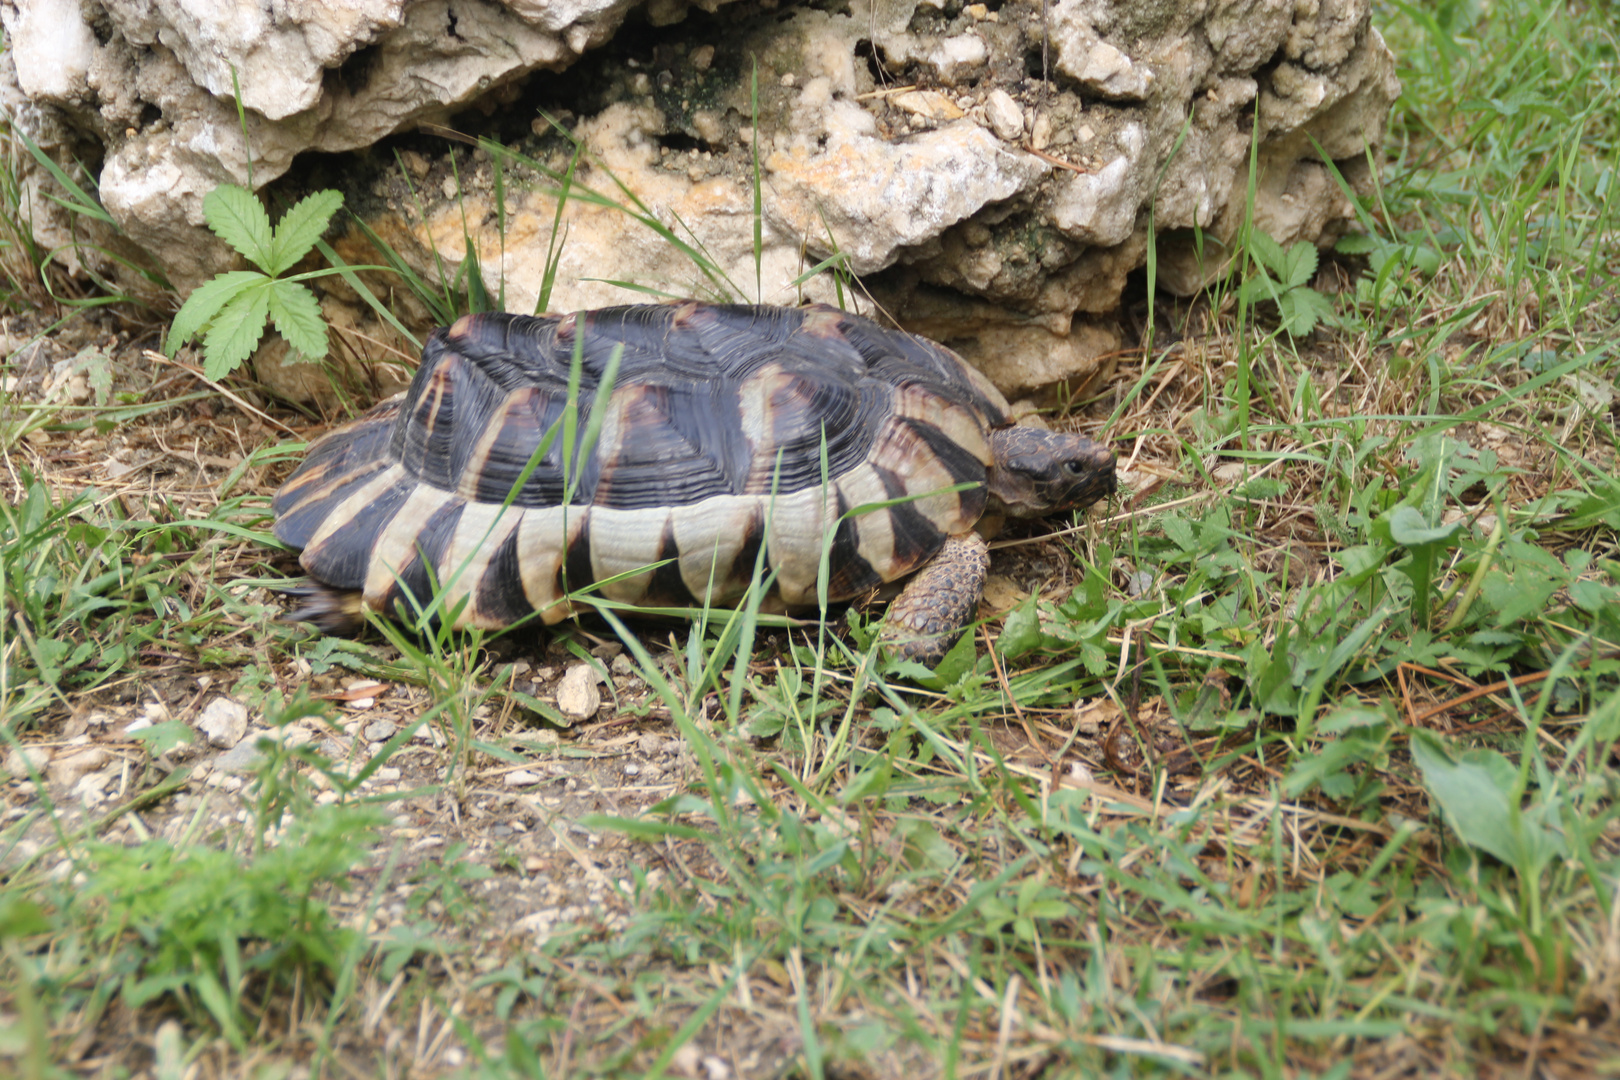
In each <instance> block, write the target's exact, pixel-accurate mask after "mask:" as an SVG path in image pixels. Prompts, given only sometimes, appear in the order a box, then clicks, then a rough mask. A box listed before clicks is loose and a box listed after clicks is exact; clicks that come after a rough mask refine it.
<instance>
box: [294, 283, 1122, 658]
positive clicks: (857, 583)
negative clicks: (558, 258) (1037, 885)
mask: <svg viewBox="0 0 1620 1080" xmlns="http://www.w3.org/2000/svg"><path fill="white" fill-rule="evenodd" d="M576 357H577V359H576ZM615 358H617V361H618V366H617V373H616V377H614V378H613V380H612V382H611V386H610V389H609V393H608V398H607V401H606V403H605V407H604V408H602V409H601V410H600V415H601V426H600V433H599V437H598V438H597V439H596V441H595V443H594V445H593V446H586V445H584V444H585V442H586V440H584V439H583V438H580V439H578V440H576V442H575V447H576V449H575V454H574V457H575V460H573V461H570V462H566V463H565V461H564V456H563V454H564V451H563V447H564V442H565V440H564V439H562V438H558V437H555V436H554V437H553V438H552V441H551V443H550V445H549V446H547V448H546V450H545V452H544V453H543V454H541V453H539V452H538V451H539V448H540V447H541V445H542V442H543V440H544V439H545V438H546V436H547V432H548V431H550V430H552V429H553V427H554V425H556V424H557V422H558V421H559V420H560V419H561V418H562V417H563V416H564V414H565V413H566V412H567V411H568V409H569V400H570V399H569V393H570V392H569V380H570V373H571V369H572V368H573V366H574V365H575V364H577V365H578V368H577V370H576V372H575V373H576V376H577V378H578V389H577V396H576V397H575V398H574V401H575V402H576V406H575V407H576V408H577V410H578V416H579V417H581V418H583V417H587V416H588V415H589V414H590V411H591V409H592V407H593V403H594V401H595V397H596V394H597V392H598V390H599V389H600V387H601V384H602V382H603V379H604V375H605V374H606V373H607V372H608V369H609V366H610V363H611V362H612V361H613V360H614V359H615ZM585 428H586V424H585V422H584V420H583V419H581V420H579V421H578V429H577V430H578V431H580V432H583V431H584V429H585ZM565 464H566V466H567V467H566V468H565ZM1114 488H1115V478H1114V455H1113V454H1112V453H1111V452H1110V451H1109V450H1108V449H1107V448H1106V447H1104V446H1102V445H1100V444H1098V443H1095V442H1093V441H1091V440H1090V439H1087V438H1083V437H1081V436H1079V435H1072V434H1062V433H1057V432H1052V431H1047V430H1044V429H1041V428H1036V427H1031V426H1023V425H1017V424H1013V423H1012V422H1011V421H1010V419H1009V415H1008V405H1007V402H1006V399H1005V398H1003V397H1002V396H1001V394H1000V393H998V392H997V391H996V389H995V388H994V387H993V386H991V385H990V383H989V381H988V380H986V379H985V378H984V376H983V375H982V374H980V373H979V372H978V371H976V370H974V369H973V368H972V367H970V366H969V365H968V364H967V363H966V362H964V361H963V360H962V359H961V358H960V357H958V356H957V355H956V354H955V353H953V352H951V351H950V350H948V349H946V348H944V347H943V346H940V345H937V344H935V343H934V342H931V341H928V340H926V339H924V338H920V337H916V336H914V335H912V334H908V333H904V332H902V331H898V330H890V329H886V328H884V327H882V326H880V325H878V324H877V323H875V322H872V321H871V320H869V319H866V318H863V317H861V316H859V315H854V314H850V313H848V312H845V311H841V310H839V309H837V308H833V307H828V306H825V305H812V306H807V307H801V308H784V307H765V306H744V305H715V304H706V303H699V302H696V301H688V302H683V303H677V304H650V305H646V304H644V305H633V306H626V307H614V308H605V309H602V310H599V311H590V312H582V313H576V314H570V315H563V316H544V317H532V316H524V315H510V314H479V315H468V316H465V317H463V318H462V319H460V320H459V321H458V322H456V323H455V325H453V326H451V327H450V328H449V329H444V328H440V329H438V330H436V331H434V333H433V335H432V336H431V338H430V339H429V341H428V344H427V347H426V349H425V350H424V352H423V356H422V363H421V366H420V368H418V370H417V372H416V375H415V378H414V379H413V381H412V383H411V386H410V389H409V390H407V391H406V392H405V393H404V394H402V395H399V396H396V397H394V398H392V399H390V400H388V401H386V402H384V403H382V404H380V405H378V406H377V407H375V408H374V409H372V410H371V411H370V412H367V413H365V414H364V415H362V416H361V417H359V418H358V419H357V420H355V421H353V422H352V423H349V424H347V425H346V426H344V427H341V428H338V429H335V430H334V431H332V432H331V433H329V434H327V435H326V436H325V437H324V438H322V439H320V440H319V441H318V442H316V443H315V444H314V445H313V446H311V448H310V450H309V454H308V457H307V459H306V460H305V461H304V462H303V464H302V465H301V466H300V467H299V468H298V469H297V471H295V472H294V473H293V474H292V476H291V477H290V478H288V480H287V482H286V484H285V486H283V487H282V488H281V490H280V492H279V493H278V494H277V495H276V496H275V500H274V504H273V510H274V513H275V535H276V538H277V539H278V540H280V541H281V542H282V543H284V544H286V545H288V546H289V547H292V548H299V549H302V554H301V556H300V562H301V564H302V566H303V568H304V570H305V571H307V572H308V574H309V575H310V577H311V578H313V579H314V582H315V583H316V584H315V585H314V586H313V587H312V588H311V589H309V590H306V591H305V595H306V597H307V598H310V602H308V603H307V604H306V606H305V607H304V608H303V609H302V610H300V611H296V612H293V613H292V614H291V615H290V616H289V618H293V619H303V620H308V621H312V622H315V623H316V624H317V625H318V626H320V627H321V628H323V629H326V630H329V631H336V630H343V629H349V628H352V625H346V624H357V623H358V617H359V615H360V612H361V611H362V610H363V609H369V610H371V611H374V612H378V613H382V614H385V615H397V614H404V615H406V616H408V615H409V614H410V612H411V606H412V604H415V605H417V609H418V610H420V605H423V604H425V603H426V602H427V598H428V597H429V596H430V595H431V593H432V590H433V589H434V588H435V587H436V586H437V587H440V588H442V589H444V590H445V592H446V597H445V602H444V605H443V607H442V608H441V609H440V610H442V611H444V612H454V613H455V622H456V625H458V626H476V627H485V628H500V627H506V626H510V625H512V624H514V623H517V622H520V621H523V620H526V619H530V618H533V617H536V616H538V618H539V619H541V620H544V621H545V622H547V623H554V622H557V621H559V620H561V619H564V618H566V617H568V616H569V615H570V614H572V612H573V611H574V610H575V606H576V603H575V602H577V601H578V599H579V597H580V594H581V593H582V592H583V591H585V590H587V588H588V587H592V586H594V589H592V590H591V591H593V592H594V593H595V594H597V595H599V596H601V597H603V598H605V599H607V600H610V601H617V602H619V603H620V604H624V605H631V606H634V607H638V608H650V607H682V606H686V607H690V606H693V605H697V606H702V605H703V604H704V603H708V604H712V605H716V606H723V605H735V604H737V603H738V602H739V601H740V600H742V598H743V597H744V596H745V594H746V593H747V592H748V590H749V587H750V583H751V582H752V581H754V580H755V577H756V566H762V567H763V568H764V571H765V574H766V575H770V574H774V577H762V578H761V580H768V581H769V584H770V587H769V592H768V594H767V595H766V597H765V599H764V608H765V610H773V611H791V610H795V609H806V608H810V607H814V606H815V605H817V603H818V601H819V596H818V589H817V578H818V574H819V573H820V567H821V561H822V555H823V549H824V547H825V548H826V551H827V563H826V566H827V575H828V578H827V582H826V586H827V587H826V598H827V599H828V600H829V601H839V600H848V599H852V598H854V597H857V596H860V595H861V594H863V593H866V592H867V591H869V590H871V589H873V588H874V587H876V586H879V585H882V584H884V583H886V582H891V581H895V580H897V579H899V578H902V577H905V576H906V575H915V576H914V577H913V579H912V581H911V582H910V583H909V584H908V585H907V586H906V588H905V589H904V590H903V591H902V592H901V594H900V595H899V597H898V598H897V599H896V600H895V601H894V603H893V604H892V605H891V607H890V610H889V613H888V616H887V621H886V626H885V629H884V630H883V632H882V639H883V641H884V642H885V644H886V647H887V648H888V649H889V650H890V651H891V653H894V654H896V655H899V656H901V657H904V658H909V659H913V660H917V661H919V662H922V663H924V664H929V665H932V664H934V663H936V662H937V661H938V660H939V659H941V658H942V657H943V656H944V654H945V653H946V651H948V650H949V648H950V647H951V645H952V644H953V643H954V642H955V641H956V640H957V639H958V638H959V637H960V636H961V633H962V631H963V628H964V627H965V626H966V625H967V623H968V622H969V621H970V620H971V618H972V617H973V614H974V611H975V609H976V608H977V605H978V600H979V596H980V592H981V590H982V588H983V585H984V580H985V575H986V573H987V571H988V566H989V557H988V548H987V546H986V543H985V539H984V534H993V532H994V531H995V529H996V528H997V527H998V526H999V524H1000V522H1001V520H1002V519H1003V518H1005V517H1007V516H1012V517H1036V516H1044V515H1049V514H1056V513H1063V512H1066V511H1069V510H1073V509H1076V508H1079V507H1083V506H1086V505H1088V504H1090V503H1092V502H1094V501H1096V500H1097V499H1099V498H1102V497H1104V496H1105V495H1108V494H1110V493H1112V492H1113V491H1114ZM565 495H566V496H567V497H568V499H569V501H567V502H566V503H565V501H564V499H565ZM852 511H854V512H853V513H852ZM829 535H830V542H828V537H829ZM570 594H572V596H573V601H571V600H570Z"/></svg>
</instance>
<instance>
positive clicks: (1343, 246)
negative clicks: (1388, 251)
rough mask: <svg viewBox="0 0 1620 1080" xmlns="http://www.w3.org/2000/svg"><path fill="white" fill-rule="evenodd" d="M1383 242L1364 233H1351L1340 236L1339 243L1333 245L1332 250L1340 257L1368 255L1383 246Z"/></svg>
mask: <svg viewBox="0 0 1620 1080" xmlns="http://www.w3.org/2000/svg"><path fill="white" fill-rule="evenodd" d="M1383 244H1384V241H1382V240H1375V239H1374V238H1373V237H1371V236H1368V235H1367V234H1366V233H1351V234H1350V235H1349V236H1341V237H1340V238H1339V242H1338V243H1337V244H1335V245H1333V250H1335V251H1337V252H1338V253H1339V254H1341V255H1370V254H1371V253H1372V252H1374V251H1376V250H1378V248H1379V247H1381V246H1383Z"/></svg>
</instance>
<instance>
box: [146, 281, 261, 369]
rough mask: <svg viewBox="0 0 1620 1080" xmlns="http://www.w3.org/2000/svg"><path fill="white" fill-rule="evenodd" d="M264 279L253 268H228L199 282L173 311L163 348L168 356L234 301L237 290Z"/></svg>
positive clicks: (172, 354)
mask: <svg viewBox="0 0 1620 1080" xmlns="http://www.w3.org/2000/svg"><path fill="white" fill-rule="evenodd" d="M266 280H268V279H267V278H266V277H265V276H264V275H263V274H261V273H259V272H258V271H257V270H232V271H231V272H230V273H228V274H221V275H219V277H217V278H215V279H214V280H213V281H210V282H208V283H207V284H205V285H199V286H198V287H197V288H196V289H195V290H194V291H193V292H192V294H191V295H190V296H188V297H187V298H186V302H185V303H184V304H181V305H180V310H179V311H178V312H176V313H175V316H174V322H173V323H172V324H170V326H169V337H168V340H167V341H166V342H165V343H164V345H163V351H164V352H165V353H166V354H168V356H169V357H171V358H172V357H173V356H174V354H175V353H177V352H179V351H180V346H182V345H184V344H185V343H186V342H188V341H190V340H191V339H192V338H194V337H196V336H197V334H198V333H199V332H200V331H201V330H202V329H203V328H204V327H206V326H207V325H208V324H209V322H210V321H211V320H212V319H213V318H214V316H215V315H216V314H218V313H219V310H220V308H222V307H224V306H225V305H226V304H228V303H230V302H231V301H232V300H234V299H235V298H236V296H237V294H238V293H240V292H241V291H242V290H243V289H246V288H248V287H249V286H251V285H252V284H253V283H254V282H258V281H266Z"/></svg>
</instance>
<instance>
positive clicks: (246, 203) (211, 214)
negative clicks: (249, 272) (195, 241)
mask: <svg viewBox="0 0 1620 1080" xmlns="http://www.w3.org/2000/svg"><path fill="white" fill-rule="evenodd" d="M203 217H204V218H205V219H206V220H207V221H208V227H209V228H210V229H212V230H213V231H214V235H215V236H218V237H219V238H220V239H221V240H223V241H225V242H226V243H227V244H229V245H231V247H233V248H235V249H236V250H237V251H239V252H241V253H242V254H243V255H245V256H246V257H247V258H248V261H250V262H252V263H253V264H254V265H255V266H257V267H259V269H261V270H265V269H268V268H269V267H270V263H271V258H270V243H271V240H270V215H269V214H267V213H265V212H264V207H263V206H260V205H259V200H258V199H256V198H254V197H253V194H252V192H250V191H248V190H247V189H246V188H239V187H237V186H236V185H235V184H221V185H219V187H217V188H215V189H214V190H213V191H210V192H209V193H208V194H207V195H205V196H204V197H203Z"/></svg>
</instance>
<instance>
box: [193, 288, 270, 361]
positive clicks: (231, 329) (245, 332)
mask: <svg viewBox="0 0 1620 1080" xmlns="http://www.w3.org/2000/svg"><path fill="white" fill-rule="evenodd" d="M269 285H270V282H269V281H266V282H264V284H263V285H262V286H260V287H258V288H250V289H248V290H247V291H245V292H243V293H241V294H240V295H238V296H237V297H236V298H235V299H234V300H232V301H231V302H230V303H228V304H226V305H225V307H224V309H223V310H221V311H220V313H219V314H218V315H216V316H214V325H213V326H212V327H211V328H210V329H209V331H208V336H207V337H206V338H204V339H203V374H204V375H206V376H207V377H208V378H210V379H213V380H215V381H216V382H217V381H218V380H220V379H223V378H224V377H225V376H226V375H229V374H230V373H231V372H233V371H235V370H236V368H237V367H238V366H239V365H240V364H241V363H242V361H244V360H246V359H247V358H248V357H249V356H251V355H252V354H253V347H254V346H255V345H257V344H258V343H259V339H260V338H261V337H263V336H264V323H265V319H266V318H268V317H269V313H270V289H269Z"/></svg>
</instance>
